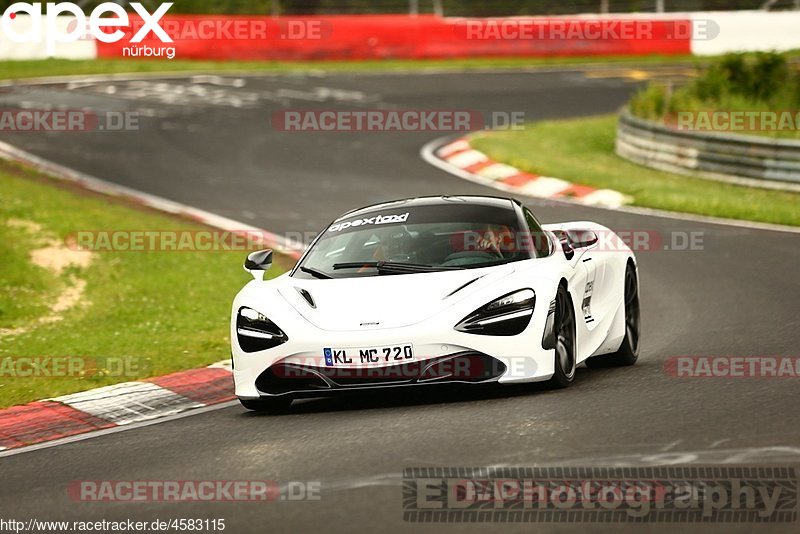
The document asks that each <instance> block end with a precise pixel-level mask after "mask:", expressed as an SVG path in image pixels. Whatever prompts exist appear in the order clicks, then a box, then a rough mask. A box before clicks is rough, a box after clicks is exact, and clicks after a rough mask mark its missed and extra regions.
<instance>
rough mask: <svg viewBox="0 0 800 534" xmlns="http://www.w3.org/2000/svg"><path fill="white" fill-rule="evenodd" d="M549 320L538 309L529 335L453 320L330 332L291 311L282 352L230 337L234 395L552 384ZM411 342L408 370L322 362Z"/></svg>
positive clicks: (285, 321) (283, 318) (283, 323)
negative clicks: (346, 352) (479, 331)
mask: <svg viewBox="0 0 800 534" xmlns="http://www.w3.org/2000/svg"><path fill="white" fill-rule="evenodd" d="M237 305H239V303H237ZM287 311H288V310H287ZM454 317H455V316H454ZM459 319H460V317H459ZM546 320H547V307H546V306H539V307H537V309H536V310H535V311H534V316H533V319H532V321H531V324H530V325H529V326H528V328H527V330H526V331H525V332H523V333H522V334H520V335H518V336H513V337H496V336H482V335H474V334H467V333H462V332H459V331H456V330H455V329H454V328H453V325H454V324H456V322H457V320H454V318H453V317H437V318H435V319H433V320H429V321H425V322H423V323H420V324H417V325H413V326H408V327H403V328H392V329H375V330H365V331H358V332H331V331H324V330H321V329H318V328H316V327H315V326H314V325H311V324H310V323H309V322H308V321H306V320H305V319H304V318H303V317H301V316H300V315H299V314H296V313H295V314H294V315H293V314H291V313H286V314H284V315H281V317H280V319H279V320H276V323H278V324H279V326H280V327H281V328H282V329H283V330H284V331H285V332H286V333H287V334H288V338H289V341H287V342H286V343H285V344H283V345H280V346H278V347H275V348H272V349H268V350H265V351H261V352H256V353H245V352H244V351H243V350H242V349H241V347H239V345H238V341H237V339H236V335H235V332H234V331H232V333H231V334H232V335H231V339H232V353H233V368H234V370H233V377H234V382H235V385H236V395H237V396H238V397H239V398H243V399H255V398H261V397H269V396H283V395H289V396H298V397H300V396H303V397H308V396H326V395H330V394H334V393H336V392H342V391H347V390H358V389H376V388H386V387H409V386H423V385H434V384H447V383H450V384H454V383H458V384H485V383H493V382H496V383H500V384H513V383H523V382H536V381H543V380H548V379H549V378H551V377H552V376H553V372H554V351H553V350H552V349H550V350H548V349H544V348H542V332H543V331H544V327H545V322H546ZM406 344H412V345H413V347H414V354H415V358H414V360H413V361H411V362H408V363H403V364H395V365H390V364H385V365H372V366H364V365H361V366H359V365H356V364H353V365H343V366H339V365H337V366H336V367H331V366H329V365H327V364H326V361H325V356H324V350H325V348H328V347H333V348H348V349H354V350H355V349H357V348H359V347H381V346H392V345H406ZM356 353H357V351H356Z"/></svg>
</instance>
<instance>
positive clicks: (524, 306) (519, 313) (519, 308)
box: [456, 289, 536, 336]
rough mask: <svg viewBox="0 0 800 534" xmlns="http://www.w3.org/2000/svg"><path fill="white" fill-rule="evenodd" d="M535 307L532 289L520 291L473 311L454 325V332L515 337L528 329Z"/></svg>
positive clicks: (534, 294) (534, 296)
mask: <svg viewBox="0 0 800 534" xmlns="http://www.w3.org/2000/svg"><path fill="white" fill-rule="evenodd" d="M535 305H536V293H534V291H533V289H521V290H519V291H515V292H514V293H509V294H508V295H506V296H504V297H500V298H499V299H497V300H493V301H492V302H490V303H488V304H486V305H485V306H483V307H482V308H479V309H477V310H475V311H474V312H472V313H471V314H470V315H468V316H467V317H465V318H464V320H463V321H461V322H460V323H458V324H457V325H456V330H458V331H459V332H466V333H467V334H478V335H483V336H516V335H519V334H521V333H522V332H524V331H525V329H526V328H528V325H529V324H530V322H531V318H532V317H533V308H534V306H535Z"/></svg>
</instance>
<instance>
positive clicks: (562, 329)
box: [550, 286, 576, 388]
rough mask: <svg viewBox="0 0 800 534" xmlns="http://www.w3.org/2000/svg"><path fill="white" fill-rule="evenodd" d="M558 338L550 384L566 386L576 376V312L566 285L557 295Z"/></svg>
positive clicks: (556, 333) (556, 332)
mask: <svg viewBox="0 0 800 534" xmlns="http://www.w3.org/2000/svg"><path fill="white" fill-rule="evenodd" d="M553 330H554V334H555V338H556V361H555V372H554V373H553V378H551V379H550V384H551V385H552V386H553V387H557V388H565V387H568V386H569V385H570V384H572V381H573V380H574V378H575V367H576V364H575V361H576V360H575V312H574V309H573V307H572V300H571V299H570V297H569V293H568V292H567V290H566V288H565V287H564V286H561V287H559V288H558V294H557V295H556V315H555V324H554V326H553Z"/></svg>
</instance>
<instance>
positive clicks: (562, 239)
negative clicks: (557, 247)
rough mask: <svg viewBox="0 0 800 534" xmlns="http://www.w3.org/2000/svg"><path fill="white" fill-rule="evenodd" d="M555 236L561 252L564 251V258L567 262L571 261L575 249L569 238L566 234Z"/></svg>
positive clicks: (558, 233)
mask: <svg viewBox="0 0 800 534" xmlns="http://www.w3.org/2000/svg"><path fill="white" fill-rule="evenodd" d="M556 236H558V242H559V243H561V250H563V251H564V256H565V257H566V258H567V260H571V259H572V258H574V257H575V249H574V248H573V247H572V243H571V242H570V240H569V236H568V235H567V233H566V232H557V233H556Z"/></svg>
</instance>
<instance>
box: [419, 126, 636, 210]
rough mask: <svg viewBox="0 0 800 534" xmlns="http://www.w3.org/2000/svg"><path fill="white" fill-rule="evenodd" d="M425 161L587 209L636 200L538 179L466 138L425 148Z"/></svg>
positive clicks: (510, 189)
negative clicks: (479, 147) (486, 152)
mask: <svg viewBox="0 0 800 534" xmlns="http://www.w3.org/2000/svg"><path fill="white" fill-rule="evenodd" d="M423 158H425V159H426V160H427V161H428V162H429V163H432V164H433V165H436V166H437V167H439V168H442V169H443V170H446V171H448V172H450V173H452V174H455V175H457V176H460V177H462V178H464V179H467V180H470V181H473V182H478V183H480V184H483V185H488V186H489V187H493V188H495V189H500V190H502V191H507V192H512V193H517V194H521V195H527V196H531V197H537V198H550V199H558V200H570V201H573V202H578V203H580V204H585V205H587V206H602V207H605V208H619V207H620V206H623V205H625V204H628V203H630V202H631V201H632V200H633V199H631V198H630V197H628V196H626V195H623V194H622V193H619V192H617V191H612V190H611V189H595V188H593V187H589V186H585V185H577V184H573V183H570V182H568V181H566V180H562V179H560V178H552V177H550V176H539V175H536V174H531V173H528V172H524V171H521V170H519V169H517V168H515V167H512V166H510V165H506V164H505V163H499V162H497V161H494V160H492V159H490V158H489V157H488V156H487V155H486V154H484V153H483V152H480V151H478V150H475V149H474V148H472V146H471V145H470V141H469V139H468V138H466V137H465V138H461V139H457V140H455V141H451V142H449V143H447V144H444V145H443V146H440V147H438V148H432V147H430V146H429V147H426V148H425V149H423Z"/></svg>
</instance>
